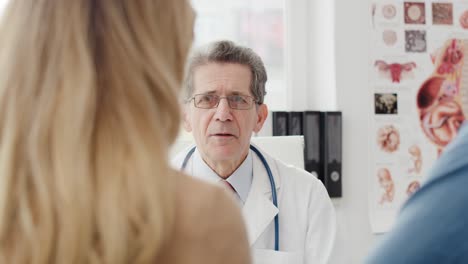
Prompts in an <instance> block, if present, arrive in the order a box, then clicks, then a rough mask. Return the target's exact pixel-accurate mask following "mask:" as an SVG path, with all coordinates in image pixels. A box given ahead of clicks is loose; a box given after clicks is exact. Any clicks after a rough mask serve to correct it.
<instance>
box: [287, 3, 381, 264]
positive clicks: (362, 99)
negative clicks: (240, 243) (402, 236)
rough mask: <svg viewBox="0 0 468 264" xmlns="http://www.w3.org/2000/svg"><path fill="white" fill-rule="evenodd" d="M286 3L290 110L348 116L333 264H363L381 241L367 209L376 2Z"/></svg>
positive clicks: (344, 138)
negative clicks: (371, 48)
mask: <svg viewBox="0 0 468 264" xmlns="http://www.w3.org/2000/svg"><path fill="white" fill-rule="evenodd" d="M285 2H286V13H287V16H286V18H287V19H286V32H287V40H286V47H287V51H286V56H287V57H286V64H287V65H286V66H287V67H286V68H287V70H286V71H287V74H286V76H287V84H288V94H289V97H288V108H289V109H288V110H305V109H311V110H341V111H342V112H343V198H340V199H335V200H334V201H333V202H334V204H335V208H336V212H337V221H338V236H337V241H336V246H335V250H334V252H333V256H332V259H331V261H330V264H342V263H361V262H362V260H363V259H364V257H365V256H366V255H367V254H368V251H369V249H370V248H371V246H372V245H373V243H374V242H375V240H376V239H375V236H374V235H373V234H372V233H371V230H370V225H369V218H368V207H367V192H368V189H367V181H368V167H369V166H368V160H369V155H370V154H369V145H368V144H369V138H371V136H370V133H369V130H368V127H369V124H370V122H369V121H370V120H369V118H370V117H371V112H370V111H371V110H372V101H371V100H372V98H371V94H370V93H369V91H370V88H369V82H368V66H369V52H368V51H369V44H370V40H369V36H370V18H371V16H370V5H371V2H370V0H364V1H349V0H334V1H331V0H313V1H309V0H294V1H287V0H286V1H285ZM333 24H334V25H333ZM330 25H331V28H333V27H334V28H335V32H334V35H333V32H332V31H327V26H330ZM333 38H334V39H333ZM330 42H331V43H334V44H331V43H330ZM333 50H334V51H335V54H333ZM333 56H335V57H333ZM330 61H331V62H332V63H331V64H330ZM333 62H334V63H333ZM333 76H335V78H333ZM330 77H331V78H332V80H330ZM335 88H336V89H335Z"/></svg>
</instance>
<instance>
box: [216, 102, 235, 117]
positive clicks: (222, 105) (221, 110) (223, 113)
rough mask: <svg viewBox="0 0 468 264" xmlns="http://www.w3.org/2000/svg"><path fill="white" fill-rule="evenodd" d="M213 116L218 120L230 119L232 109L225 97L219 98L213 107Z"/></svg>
mask: <svg viewBox="0 0 468 264" xmlns="http://www.w3.org/2000/svg"><path fill="white" fill-rule="evenodd" d="M215 110H216V113H215V118H216V120H219V121H223V122H224V121H231V120H232V112H231V111H232V109H231V107H230V106H229V102H228V100H227V98H220V100H219V103H218V107H216V108H215Z"/></svg>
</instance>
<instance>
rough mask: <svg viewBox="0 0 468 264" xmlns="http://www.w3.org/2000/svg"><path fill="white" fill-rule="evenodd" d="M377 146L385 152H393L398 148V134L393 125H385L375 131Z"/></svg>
mask: <svg viewBox="0 0 468 264" xmlns="http://www.w3.org/2000/svg"><path fill="white" fill-rule="evenodd" d="M377 144H378V145H379V147H380V149H381V150H383V151H385V152H389V153H392V152H395V151H396V150H398V146H400V132H398V129H397V128H396V127H394V126H393V125H386V126H383V127H381V128H380V129H379V130H378V131H377Z"/></svg>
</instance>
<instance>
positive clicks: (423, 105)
mask: <svg viewBox="0 0 468 264" xmlns="http://www.w3.org/2000/svg"><path fill="white" fill-rule="evenodd" d="M466 47H468V45H466V44H464V42H463V41H462V40H457V39H450V40H448V41H446V42H445V44H444V46H443V47H442V48H440V49H438V50H437V51H436V52H435V53H434V54H433V55H432V56H431V59H432V61H433V63H434V67H435V69H434V72H433V73H432V74H431V75H430V76H429V77H428V78H427V79H426V80H425V81H424V82H423V83H422V85H421V86H420V88H419V90H418V92H417V96H416V104H417V108H418V113H419V119H420V124H421V128H422V131H423V133H424V135H425V136H426V137H427V138H428V139H429V141H430V142H432V143H433V144H435V146H436V147H437V149H438V153H439V154H440V153H441V151H442V150H443V149H444V148H445V146H446V145H447V144H448V143H449V142H450V141H451V140H452V139H453V138H454V137H455V136H456V134H457V132H458V129H459V127H460V125H461V123H462V122H463V120H464V119H465V117H464V115H463V111H462V108H461V104H460V102H461V96H460V85H461V81H462V69H463V66H464V64H465V63H464V59H465V55H464V54H465V52H466V50H468V49H466Z"/></svg>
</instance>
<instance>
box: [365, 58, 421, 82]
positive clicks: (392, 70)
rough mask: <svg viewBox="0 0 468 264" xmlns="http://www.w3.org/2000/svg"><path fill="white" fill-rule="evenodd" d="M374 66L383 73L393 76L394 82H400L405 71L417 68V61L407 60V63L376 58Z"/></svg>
mask: <svg viewBox="0 0 468 264" xmlns="http://www.w3.org/2000/svg"><path fill="white" fill-rule="evenodd" d="M374 66H376V67H377V69H378V70H379V72H380V73H381V74H384V75H387V76H388V77H390V78H391V80H392V82H394V83H395V82H396V83H399V82H400V80H401V77H402V74H404V73H405V72H410V71H411V70H412V69H414V68H416V63H414V62H407V63H403V64H400V63H387V62H385V61H383V60H376V61H375V63H374Z"/></svg>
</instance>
